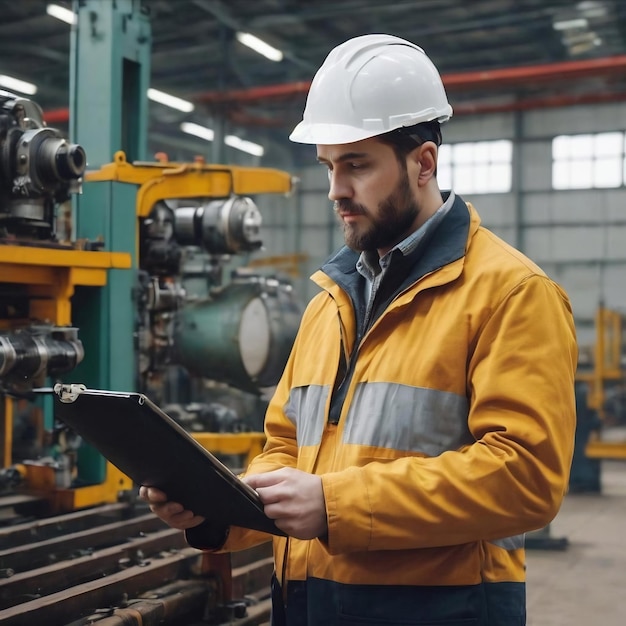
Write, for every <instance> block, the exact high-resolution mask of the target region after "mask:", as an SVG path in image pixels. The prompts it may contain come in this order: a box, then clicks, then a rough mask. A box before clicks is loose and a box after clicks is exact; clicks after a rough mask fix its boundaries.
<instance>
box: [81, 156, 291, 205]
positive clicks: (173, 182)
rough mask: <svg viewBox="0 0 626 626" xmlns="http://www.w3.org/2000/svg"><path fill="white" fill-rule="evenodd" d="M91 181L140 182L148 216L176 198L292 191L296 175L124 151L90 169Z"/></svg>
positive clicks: (87, 177)
mask: <svg viewBox="0 0 626 626" xmlns="http://www.w3.org/2000/svg"><path fill="white" fill-rule="evenodd" d="M85 180H86V181H89V182H102V181H117V182H122V183H133V184H135V185H139V191H138V193H137V217H147V216H148V215H149V214H150V211H151V210H152V208H153V207H154V205H155V204H156V203H157V202H159V201H161V200H168V199H172V198H226V197H228V196H230V195H232V194H237V195H242V196H245V195H253V194H265V193H289V192H290V191H291V190H292V185H293V178H292V176H291V175H290V174H289V173H287V172H283V171H281V170H275V169H271V168H261V167H238V166H233V165H207V164H206V163H205V162H204V160H203V159H197V160H196V161H195V162H194V163H170V162H168V161H161V162H155V163H143V162H138V163H129V162H128V161H127V160H126V155H125V153H124V152H123V151H121V150H120V151H118V152H116V153H115V156H114V160H113V162H112V163H107V164H106V165H103V166H102V167H101V168H100V169H99V170H95V171H91V172H87V173H86V174H85Z"/></svg>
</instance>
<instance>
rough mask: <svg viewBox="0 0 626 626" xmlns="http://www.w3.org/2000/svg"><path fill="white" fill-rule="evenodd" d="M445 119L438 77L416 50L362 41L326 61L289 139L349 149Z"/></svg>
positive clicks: (405, 44)
mask: <svg viewBox="0 0 626 626" xmlns="http://www.w3.org/2000/svg"><path fill="white" fill-rule="evenodd" d="M451 116H452V107H451V106H450V104H449V103H448V99H447V97H446V92H445V89H444V87H443V83H442V81H441V76H439V72H438V71H437V68H436V67H435V66H434V65H433V63H432V61H431V60H430V59H429V58H428V57H427V56H426V53H425V52H424V51H423V50H422V49H421V48H420V47H419V46H416V45H415V44H413V43H411V42H410V41H406V40H405V39H400V38H399V37H394V36H392V35H362V36H360V37H355V38H354V39H350V40H348V41H346V42H345V43H342V44H341V45H339V46H337V47H336V48H334V49H333V50H332V51H331V52H330V54H329V55H328V56H327V57H326V60H325V61H324V63H323V64H322V67H320V69H319V70H318V71H317V73H316V74H315V77H314V78H313V82H312V83H311V88H310V89H309V95H308V96H307V101H306V107H305V109H304V116H303V119H302V121H301V122H300V123H299V124H298V125H297V126H296V127H295V129H294V130H293V132H292V133H291V135H290V136H289V139H291V141H295V142H298V143H311V144H343V143H352V142H353V141H360V140H361V139H367V138H368V137H374V136H375V135H381V134H383V133H386V132H388V131H390V130H394V129H396V128H400V127H402V126H413V125H415V124H419V123H421V122H430V121H433V120H437V121H438V122H445V121H447V120H448V119H450V117H451Z"/></svg>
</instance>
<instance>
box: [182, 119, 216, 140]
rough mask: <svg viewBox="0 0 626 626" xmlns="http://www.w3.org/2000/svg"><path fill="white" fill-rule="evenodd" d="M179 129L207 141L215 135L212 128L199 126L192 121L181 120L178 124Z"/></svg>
mask: <svg viewBox="0 0 626 626" xmlns="http://www.w3.org/2000/svg"><path fill="white" fill-rule="evenodd" d="M180 129H181V130H182V131H183V132H184V133H187V134H188V135H195V136H196V137H200V139H206V140H207V141H213V137H215V132H213V129H212V128H207V127H206V126H200V124H194V123H193V122H183V123H182V124H181V125H180Z"/></svg>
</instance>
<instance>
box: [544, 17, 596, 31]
mask: <svg viewBox="0 0 626 626" xmlns="http://www.w3.org/2000/svg"><path fill="white" fill-rule="evenodd" d="M587 26H589V22H588V21H587V20H586V19H585V18H584V17H578V18H575V19H572V20H559V21H558V22H553V24H552V28H554V30H571V29H572V28H587Z"/></svg>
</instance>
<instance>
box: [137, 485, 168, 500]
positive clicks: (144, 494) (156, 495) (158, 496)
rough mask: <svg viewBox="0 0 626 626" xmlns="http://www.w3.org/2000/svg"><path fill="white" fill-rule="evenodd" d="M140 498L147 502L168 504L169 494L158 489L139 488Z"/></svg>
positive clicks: (143, 486)
mask: <svg viewBox="0 0 626 626" xmlns="http://www.w3.org/2000/svg"><path fill="white" fill-rule="evenodd" d="M139 497H140V498H141V499H142V500H145V501H146V502H167V494H165V493H164V492H163V491H161V490H160V489H157V488H156V487H146V486H145V485H142V486H141V487H139Z"/></svg>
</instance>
